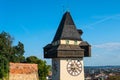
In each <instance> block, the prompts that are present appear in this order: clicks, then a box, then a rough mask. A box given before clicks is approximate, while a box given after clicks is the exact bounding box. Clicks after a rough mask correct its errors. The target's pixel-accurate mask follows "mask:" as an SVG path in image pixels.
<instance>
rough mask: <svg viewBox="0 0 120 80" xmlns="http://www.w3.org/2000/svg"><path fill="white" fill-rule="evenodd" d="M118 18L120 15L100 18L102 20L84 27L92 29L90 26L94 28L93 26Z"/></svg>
mask: <svg viewBox="0 0 120 80" xmlns="http://www.w3.org/2000/svg"><path fill="white" fill-rule="evenodd" d="M99 17H100V16H99ZM118 17H120V14H116V15H113V16H107V17H104V18H102V19H100V20H98V21H96V22H94V23H91V24H88V25H84V26H85V27H86V28H90V29H93V27H92V26H94V25H97V24H101V23H104V22H106V21H108V20H111V19H115V18H118Z"/></svg>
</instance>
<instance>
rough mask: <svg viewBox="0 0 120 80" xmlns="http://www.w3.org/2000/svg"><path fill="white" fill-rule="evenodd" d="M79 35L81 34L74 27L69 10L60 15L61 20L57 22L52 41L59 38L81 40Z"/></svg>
mask: <svg viewBox="0 0 120 80" xmlns="http://www.w3.org/2000/svg"><path fill="white" fill-rule="evenodd" d="M80 35H81V34H80V33H79V30H77V29H76V26H75V24H74V21H73V19H72V17H71V15H70V12H66V13H65V14H64V15H63V17H62V20H61V22H60V24H59V27H58V29H57V32H56V34H55V36H54V39H53V41H52V42H55V41H57V40H61V39H64V40H80V41H81V40H82V39H81V38H80Z"/></svg>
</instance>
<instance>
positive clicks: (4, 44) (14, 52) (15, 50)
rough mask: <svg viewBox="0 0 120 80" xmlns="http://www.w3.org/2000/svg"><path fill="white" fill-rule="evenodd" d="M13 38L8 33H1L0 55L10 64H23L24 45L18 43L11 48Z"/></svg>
mask: <svg viewBox="0 0 120 80" xmlns="http://www.w3.org/2000/svg"><path fill="white" fill-rule="evenodd" d="M12 43H13V38H12V37H11V36H10V34H9V33H6V32H2V33H1V34H0V55H2V56H4V57H5V58H7V59H8V61H10V62H24V60H25V58H24V56H23V55H24V52H25V51H24V45H23V44H22V43H21V42H18V45H16V46H13V45H12Z"/></svg>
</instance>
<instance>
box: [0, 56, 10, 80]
mask: <svg viewBox="0 0 120 80" xmlns="http://www.w3.org/2000/svg"><path fill="white" fill-rule="evenodd" d="M8 72H9V61H8V60H7V59H6V58H5V57H3V56H1V55H0V79H2V80H3V78H7V77H8Z"/></svg>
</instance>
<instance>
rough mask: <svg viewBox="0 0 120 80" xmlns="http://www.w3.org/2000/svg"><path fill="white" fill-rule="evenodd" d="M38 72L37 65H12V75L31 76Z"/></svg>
mask: <svg viewBox="0 0 120 80" xmlns="http://www.w3.org/2000/svg"><path fill="white" fill-rule="evenodd" d="M37 71H38V68H37V64H28V63H10V73H11V74H31V73H34V72H37Z"/></svg>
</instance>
